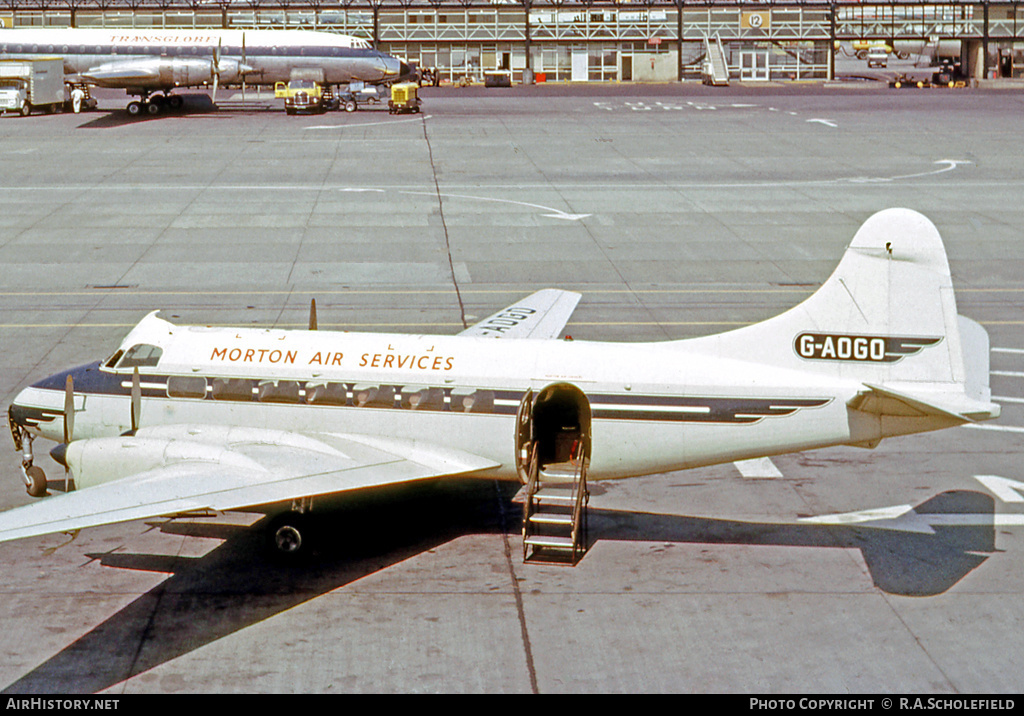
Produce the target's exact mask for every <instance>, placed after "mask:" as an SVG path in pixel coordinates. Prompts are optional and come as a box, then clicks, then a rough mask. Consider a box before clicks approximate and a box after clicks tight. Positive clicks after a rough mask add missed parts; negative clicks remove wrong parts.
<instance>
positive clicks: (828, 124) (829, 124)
mask: <svg viewBox="0 0 1024 716" xmlns="http://www.w3.org/2000/svg"><path fill="white" fill-rule="evenodd" d="M807 121H808V122H818V123H819V124H824V125H825V126H826V127H838V126H839V125H838V124H836V123H835V122H833V121H832V120H831V119H808V120H807Z"/></svg>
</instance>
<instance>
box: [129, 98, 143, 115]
mask: <svg viewBox="0 0 1024 716" xmlns="http://www.w3.org/2000/svg"><path fill="white" fill-rule="evenodd" d="M127 109H128V114H130V115H131V116H133V117H138V116H139V115H140V114H142V102H137V101H131V102H129V103H128V108H127Z"/></svg>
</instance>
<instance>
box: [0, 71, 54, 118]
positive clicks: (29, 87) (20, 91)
mask: <svg viewBox="0 0 1024 716" xmlns="http://www.w3.org/2000/svg"><path fill="white" fill-rule="evenodd" d="M65 99H66V91H65V88H64V60H63V59H62V58H60V57H45V58H39V59H34V60H0V113H4V112H17V113H19V114H20V115H21V116H22V117H27V116H28V115H30V114H32V110H34V109H41V110H43V111H45V112H48V113H49V112H56V111H57V110H58V109H62V108H63V107H64V101H65Z"/></svg>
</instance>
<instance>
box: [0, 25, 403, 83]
mask: <svg viewBox="0 0 1024 716" xmlns="http://www.w3.org/2000/svg"><path fill="white" fill-rule="evenodd" d="M54 56H59V57H62V58H63V59H64V71H65V73H66V74H67V75H70V76H73V77H79V78H81V79H83V80H85V81H87V82H89V83H91V84H95V85H98V86H101V87H112V88H120V89H127V90H129V91H141V90H149V91H156V90H163V91H167V90H170V89H173V88H175V87H189V86H198V85H202V84H205V83H208V82H210V81H211V80H212V76H213V69H212V66H213V62H214V58H218V69H219V75H220V83H221V84H222V85H223V84H226V83H240V82H241V81H242V80H243V78H244V80H245V82H246V83H247V84H253V85H261V84H263V85H266V84H270V85H272V84H273V83H274V82H277V81H288V80H289V79H290V78H291V76H292V73H293V72H294V71H295V70H315V71H318V72H320V71H322V73H323V81H324V82H325V83H326V84H343V83H347V82H351V81H354V80H361V81H364V82H370V83H382V82H390V81H394V80H397V79H399V78H400V77H402V76H403V75H407V74H409V67H408V66H407V65H405V64H404V63H403V62H401V61H400V60H398V59H397V58H395V57H392V56H391V55H388V54H386V53H383V52H380V51H378V50H375V49H374V48H373V47H371V46H370V45H369V43H367V42H366V41H365V40H361V39H359V38H354V37H349V36H346V35H337V34H333V33H328V32H316V31H307V30H135V29H103V30H93V29H65V28H48V29H14V30H0V57H3V58H13V59H30V58H35V57H54Z"/></svg>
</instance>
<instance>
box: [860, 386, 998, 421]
mask: <svg viewBox="0 0 1024 716" xmlns="http://www.w3.org/2000/svg"><path fill="white" fill-rule="evenodd" d="M864 387H865V388H867V390H865V391H862V392H860V393H857V395H855V396H854V397H853V398H852V399H850V400H849V401H848V402H847V405H848V406H849V407H850V408H851V409H853V410H859V411H861V412H863V413H871V414H872V415H885V416H892V417H922V416H926V415H932V416H936V417H940V418H951V419H953V420H958V421H960V422H965V423H969V422H975V421H978V420H988V419H991V418H995V417H998V416H999V410H998V407H999V406H998V405H996V404H993V403H981V402H978V401H975V400H971V399H970V398H969V397H967V396H966V395H964V394H963V393H941V394H938V395H935V396H932V395H921V394H911V393H907V392H903V391H898V390H893V389H892V388H889V387H885V386H881V385H872V384H871V383H865V384H864Z"/></svg>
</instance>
